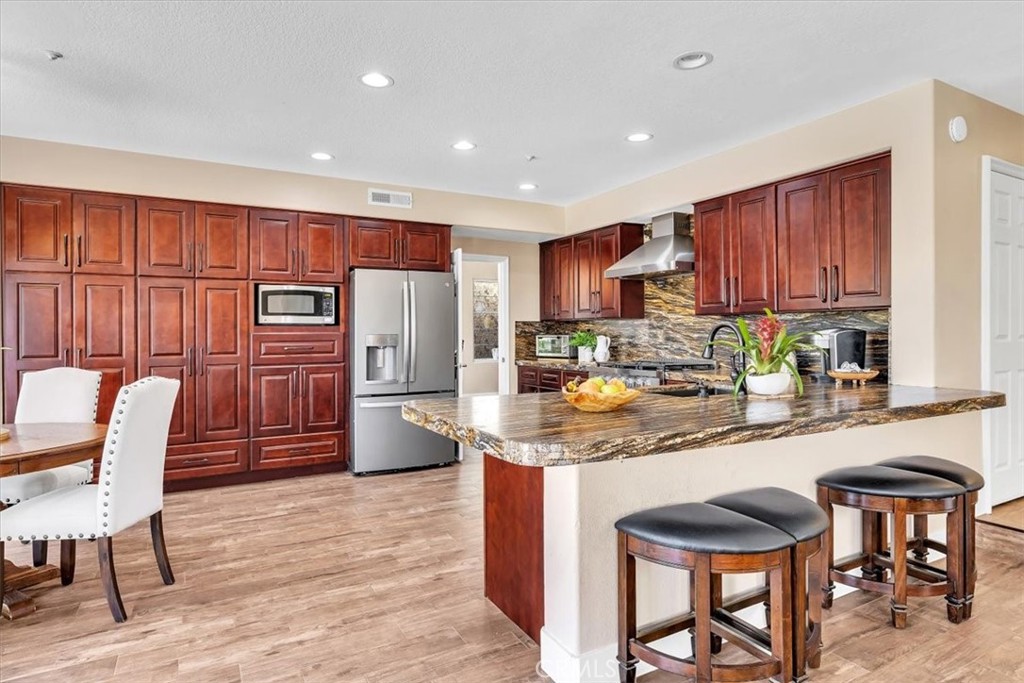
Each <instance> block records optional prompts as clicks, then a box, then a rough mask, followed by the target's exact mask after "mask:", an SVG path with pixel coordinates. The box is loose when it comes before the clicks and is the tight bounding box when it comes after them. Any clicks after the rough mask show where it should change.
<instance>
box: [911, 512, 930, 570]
mask: <svg viewBox="0 0 1024 683" xmlns="http://www.w3.org/2000/svg"><path fill="white" fill-rule="evenodd" d="M926 538H928V515H914V540H915V541H916V543H915V547H914V559H915V560H921V561H924V560H927V559H928V546H926V545H925V544H924V540H925V539H926Z"/></svg>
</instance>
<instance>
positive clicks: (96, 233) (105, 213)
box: [71, 192, 135, 275]
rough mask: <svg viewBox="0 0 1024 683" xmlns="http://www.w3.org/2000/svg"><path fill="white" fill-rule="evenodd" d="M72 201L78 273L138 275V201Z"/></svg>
mask: <svg viewBox="0 0 1024 683" xmlns="http://www.w3.org/2000/svg"><path fill="white" fill-rule="evenodd" d="M71 199H72V219H71V224H72V228H73V233H74V235H73V241H72V245H71V246H72V253H73V254H74V259H73V260H74V272H76V273H91V274H94V275H134V274H135V200H134V199H132V198H130V197H120V196H118V195H109V194H79V193H77V192H76V193H75V194H73V195H72V196H71Z"/></svg>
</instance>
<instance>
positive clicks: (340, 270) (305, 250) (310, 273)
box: [299, 213, 346, 283]
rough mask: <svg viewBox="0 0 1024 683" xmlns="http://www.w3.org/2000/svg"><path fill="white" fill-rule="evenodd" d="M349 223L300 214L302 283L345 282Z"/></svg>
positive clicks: (330, 217) (336, 219) (327, 217)
mask: <svg viewBox="0 0 1024 683" xmlns="http://www.w3.org/2000/svg"><path fill="white" fill-rule="evenodd" d="M345 270H346V268H345V219H344V218H341V217H340V216H321V215H316V214H309V213H300V214H299V279H300V280H303V281H307V282H310V281H311V282H316V281H322V282H333V283H341V282H344V281H345Z"/></svg>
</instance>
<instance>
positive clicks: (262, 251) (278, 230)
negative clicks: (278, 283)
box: [249, 211, 299, 280]
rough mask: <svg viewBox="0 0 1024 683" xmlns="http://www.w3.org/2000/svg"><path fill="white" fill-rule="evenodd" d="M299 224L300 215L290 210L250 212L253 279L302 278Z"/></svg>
mask: <svg viewBox="0 0 1024 683" xmlns="http://www.w3.org/2000/svg"><path fill="white" fill-rule="evenodd" d="M298 222H299V217H298V214H295V213H289V212H287V211H251V212H250V213H249V224H250V226H251V227H250V231H249V232H250V238H251V246H250V253H251V255H252V260H251V263H250V270H251V272H252V279H254V280H296V279H298V273H299V263H298V261H299V244H298V242H299V228H298Z"/></svg>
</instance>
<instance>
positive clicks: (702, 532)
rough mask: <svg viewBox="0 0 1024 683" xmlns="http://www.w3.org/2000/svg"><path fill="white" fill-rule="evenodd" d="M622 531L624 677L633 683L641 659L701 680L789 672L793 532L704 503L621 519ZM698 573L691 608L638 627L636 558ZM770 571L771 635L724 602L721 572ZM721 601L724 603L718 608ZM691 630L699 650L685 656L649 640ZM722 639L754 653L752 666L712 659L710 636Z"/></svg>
mask: <svg viewBox="0 0 1024 683" xmlns="http://www.w3.org/2000/svg"><path fill="white" fill-rule="evenodd" d="M615 528H616V529H618V531H619V535H618V546H619V550H618V555H619V653H618V661H619V680H620V681H621V683H635V681H636V666H637V661H638V660H642V661H644V662H647V663H648V664H651V665H652V666H654V667H656V668H658V669H661V670H662V671H668V672H671V673H674V674H677V675H681V676H690V677H694V678H696V680H697V681H698V682H699V683H710V681H712V680H728V681H751V680H759V679H763V678H768V677H770V676H774V677H777V678H778V680H780V681H784V682H785V681H789V679H790V677H791V676H792V654H791V652H792V646H791V643H790V637H791V636H790V634H791V626H790V623H789V621H790V618H791V614H792V607H791V596H790V590H791V589H790V587H791V585H792V575H791V574H792V568H791V566H790V557H791V549H792V548H793V546H794V545H796V541H795V540H794V538H793V537H792V536H790V535H789V534H787V533H785V532H783V531H780V530H779V529H776V528H775V527H773V526H770V525H768V524H765V523H763V522H759V521H757V520H755V519H751V518H750V517H746V516H744V515H741V514H739V513H738V512H733V511H732V510H727V509H725V508H722V507H717V506H714V505H707V504H705V503H683V504H680V505H669V506H667V507H660V508H653V509H650V510H643V511H641V512H637V513H634V514H632V515H629V516H627V517H623V518H622V519H620V520H619V521H617V522H616V523H615ZM638 557H639V558H641V559H644V560H648V561H650V562H655V563H658V564H661V565H665V566H668V567H676V568H679V569H686V570H688V571H690V572H691V573H692V574H693V577H694V578H693V582H694V595H693V597H692V602H693V605H694V609H693V611H692V612H691V613H690V614H687V615H685V616H683V617H682V618H680V619H678V620H673V621H672V622H671V623H668V624H659V625H657V626H654V627H652V628H648V629H646V630H644V631H642V632H639V631H638V629H637V624H636V558H638ZM750 572H767V573H768V574H769V586H770V590H769V594H770V595H769V597H770V604H771V629H770V635H769V634H766V633H765V632H764V631H762V630H761V629H758V628H756V627H755V626H753V625H751V624H748V623H747V622H745V621H743V620H742V619H740V618H738V617H736V616H735V615H733V614H732V613H731V612H730V611H729V610H730V609H731V608H733V607H734V606H733V605H732V604H731V603H726V604H725V605H721V590H722V589H721V575H722V574H726V573H750ZM716 605H721V606H720V607H717V608H716ZM690 628H692V629H693V630H694V642H695V648H694V653H693V655H692V656H690V657H687V658H685V659H682V658H679V657H674V656H672V655H669V654H668V653H666V652H662V651H660V650H657V649H655V648H653V647H652V646H651V645H650V644H649V643H651V642H653V641H655V640H658V639H660V638H664V637H665V636H668V635H671V634H673V633H678V632H680V631H683V630H686V629H690ZM713 635H716V636H719V637H720V638H723V637H724V638H725V639H726V640H728V641H729V642H730V643H732V644H733V645H735V646H737V647H739V648H740V649H742V650H744V651H745V652H747V653H748V654H750V655H752V656H753V657H754V658H756V659H757V660H758V661H757V662H756V663H753V664H724V663H716V662H713V661H712V636H713Z"/></svg>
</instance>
